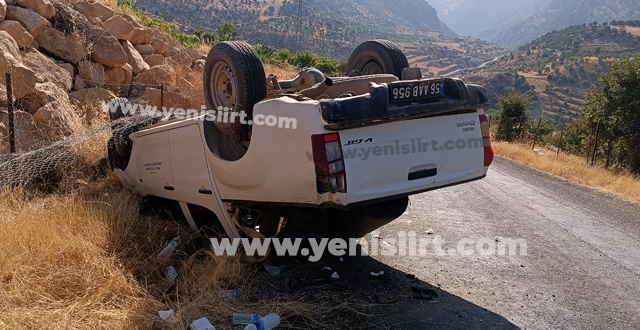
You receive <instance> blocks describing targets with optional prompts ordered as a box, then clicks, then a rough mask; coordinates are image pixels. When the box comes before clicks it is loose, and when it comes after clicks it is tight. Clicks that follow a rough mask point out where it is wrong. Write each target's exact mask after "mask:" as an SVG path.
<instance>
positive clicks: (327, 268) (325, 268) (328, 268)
mask: <svg viewBox="0 0 640 330" xmlns="http://www.w3.org/2000/svg"><path fill="white" fill-rule="evenodd" d="M322 270H331V267H324V268H322Z"/></svg>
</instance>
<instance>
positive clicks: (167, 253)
mask: <svg viewBox="0 0 640 330" xmlns="http://www.w3.org/2000/svg"><path fill="white" fill-rule="evenodd" d="M181 240H182V237H181V236H178V237H176V238H174V239H173V240H171V242H169V245H167V247H165V248H164V250H162V251H160V253H158V262H159V263H161V264H164V263H165V262H167V261H168V260H169V258H171V256H172V255H173V253H174V252H176V247H177V246H178V244H180V241H181Z"/></svg>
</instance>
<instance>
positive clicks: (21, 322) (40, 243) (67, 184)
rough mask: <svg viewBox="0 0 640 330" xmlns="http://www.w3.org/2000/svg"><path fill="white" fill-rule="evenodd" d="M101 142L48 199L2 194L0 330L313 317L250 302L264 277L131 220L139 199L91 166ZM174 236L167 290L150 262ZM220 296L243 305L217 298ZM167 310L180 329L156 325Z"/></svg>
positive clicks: (164, 223)
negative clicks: (173, 273)
mask: <svg viewBox="0 0 640 330" xmlns="http://www.w3.org/2000/svg"><path fill="white" fill-rule="evenodd" d="M107 137H108V136H102V135H100V136H98V137H96V139H94V140H93V141H89V142H88V143H87V146H86V147H85V148H83V149H82V151H81V156H80V157H79V158H80V159H81V160H80V161H78V163H77V164H76V165H75V167H74V171H72V172H71V174H70V175H66V176H65V177H64V178H63V179H62V182H61V184H60V189H59V190H58V191H57V192H56V193H54V194H48V195H45V194H43V193H34V192H29V191H27V190H24V189H15V190H12V191H5V192H2V193H0V215H1V216H0V247H1V248H0V311H2V312H0V329H42V328H46V329H185V328H187V326H188V324H189V323H190V322H191V321H193V320H194V319H196V318H200V317H207V318H209V320H211V321H212V323H213V324H215V326H216V328H217V329H230V328H232V326H231V316H232V313H233V312H257V313H261V314H262V315H266V314H267V313H269V312H278V313H281V315H283V316H287V315H293V314H303V315H307V316H309V317H313V314H314V312H313V311H312V310H310V308H308V307H307V306H305V305H302V304H300V303H298V302H296V301H277V300H273V299H271V298H269V297H266V298H265V297H258V298H256V296H255V294H254V295H251V293H252V292H254V290H255V289H256V285H257V283H258V281H259V280H260V278H261V276H264V275H263V274H259V273H257V271H256V268H255V267H253V266H244V265H241V264H239V263H238V262H236V261H235V260H233V259H229V258H219V257H213V256H211V255H208V254H207V253H203V251H206V250H209V249H205V250H201V248H202V247H205V248H206V247H207V246H210V245H208V241H207V240H206V239H203V238H201V237H193V236H190V231H189V230H188V229H187V228H186V227H185V225H184V224H183V223H182V222H180V221H175V220H171V219H169V220H162V219H159V218H158V217H156V216H140V215H138V212H137V210H138V205H139V200H140V198H139V197H138V196H136V195H134V194H133V193H131V192H129V191H128V190H126V189H125V188H123V187H122V186H121V185H120V183H119V182H118V181H117V179H116V178H115V177H114V176H113V175H112V174H110V173H109V174H102V175H101V176H99V177H96V176H95V173H96V170H95V168H93V166H90V164H95V163H96V162H97V161H98V160H99V159H101V158H102V156H103V154H104V151H105V150H104V149H105V148H104V146H105V145H106V141H105V138H107ZM107 173H108V172H107ZM90 174H91V175H93V176H91V175H90ZM88 182H90V183H88ZM178 235H183V240H184V241H183V242H184V243H183V245H182V246H181V249H180V251H179V253H177V254H176V255H175V257H174V258H173V260H172V265H173V266H174V267H175V268H176V269H178V272H179V274H180V277H179V278H178V281H177V284H176V285H175V286H173V287H172V286H171V285H170V284H169V283H167V282H166V281H165V280H164V279H163V275H162V270H163V268H164V267H163V266H160V265H158V264H157V263H156V261H155V256H156V254H157V253H158V252H159V251H160V250H162V248H163V247H164V246H165V245H166V244H167V242H168V241H169V240H171V239H172V238H173V237H175V236H178ZM227 289H238V290H240V291H241V292H242V293H243V297H241V298H239V299H235V300H228V299H224V298H221V297H220V292H221V291H223V290H227ZM167 309H173V310H174V311H175V312H176V314H177V316H178V318H179V319H180V322H179V323H178V324H176V325H173V324H170V323H167V322H164V321H161V320H160V318H159V316H158V311H159V310H167Z"/></svg>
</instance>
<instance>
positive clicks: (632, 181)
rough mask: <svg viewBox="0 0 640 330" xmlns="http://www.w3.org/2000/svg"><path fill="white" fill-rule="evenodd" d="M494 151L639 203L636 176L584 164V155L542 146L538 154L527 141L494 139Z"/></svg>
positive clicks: (505, 156) (639, 197)
mask: <svg viewBox="0 0 640 330" xmlns="http://www.w3.org/2000/svg"><path fill="white" fill-rule="evenodd" d="M494 146H495V149H496V155H497V156H500V157H504V158H507V159H511V160H513V161H516V162H518V163H520V164H523V165H526V166H529V167H531V168H534V169H536V170H539V171H542V172H545V173H549V174H551V175H555V176H557V177H560V178H563V179H566V180H569V181H572V182H575V183H578V184H580V185H583V186H587V187H590V188H595V189H598V190H600V191H603V192H607V193H610V194H612V195H615V196H618V197H620V198H623V199H625V200H628V201H631V202H634V203H640V180H639V179H637V178H634V177H633V176H632V175H630V174H628V173H614V172H611V171H608V170H606V169H604V168H601V167H592V166H589V165H587V164H586V159H584V158H582V157H577V156H574V155H568V154H563V153H561V154H560V156H559V157H556V153H555V152H554V151H550V150H546V149H543V150H541V152H542V153H543V154H539V153H536V152H533V151H532V150H531V145H526V144H517V143H504V142H496V143H495V145H494Z"/></svg>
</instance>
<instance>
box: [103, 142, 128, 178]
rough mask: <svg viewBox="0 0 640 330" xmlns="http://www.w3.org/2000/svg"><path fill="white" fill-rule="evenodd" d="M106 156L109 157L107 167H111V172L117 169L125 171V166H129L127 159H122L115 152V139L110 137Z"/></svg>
mask: <svg viewBox="0 0 640 330" xmlns="http://www.w3.org/2000/svg"><path fill="white" fill-rule="evenodd" d="M107 151H108V153H107V155H108V156H109V165H111V170H115V169H119V170H123V171H124V170H126V169H127V166H129V157H122V156H120V155H119V154H118V152H117V151H116V143H115V139H114V138H113V137H112V138H111V139H109V143H108V145H107Z"/></svg>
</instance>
